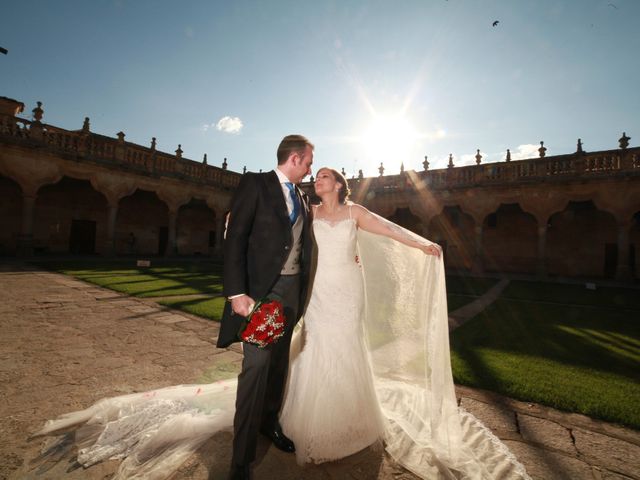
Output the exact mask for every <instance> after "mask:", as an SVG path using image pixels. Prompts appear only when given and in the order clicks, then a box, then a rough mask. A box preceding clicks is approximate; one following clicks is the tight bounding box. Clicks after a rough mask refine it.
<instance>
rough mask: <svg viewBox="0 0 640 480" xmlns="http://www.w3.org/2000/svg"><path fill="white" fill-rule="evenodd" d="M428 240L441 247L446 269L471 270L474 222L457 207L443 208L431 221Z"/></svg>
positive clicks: (473, 251) (473, 252)
mask: <svg viewBox="0 0 640 480" xmlns="http://www.w3.org/2000/svg"><path fill="white" fill-rule="evenodd" d="M429 239H430V240H432V241H434V242H437V243H439V244H440V245H441V246H442V249H443V251H444V261H445V265H446V267H447V268H449V269H456V270H457V269H461V270H470V269H471V267H472V264H473V260H474V256H475V244H474V239H475V222H474V220H473V217H472V216H471V215H469V214H468V213H465V212H464V211H463V210H462V209H461V208H460V206H459V205H449V206H445V207H443V209H442V211H441V212H440V213H439V214H437V215H435V216H434V217H433V218H432V219H431V222H430V223H429Z"/></svg>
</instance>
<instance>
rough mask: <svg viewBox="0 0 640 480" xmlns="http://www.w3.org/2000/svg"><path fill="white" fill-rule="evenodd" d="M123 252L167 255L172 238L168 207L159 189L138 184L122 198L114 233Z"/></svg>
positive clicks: (116, 244) (117, 245)
mask: <svg viewBox="0 0 640 480" xmlns="http://www.w3.org/2000/svg"><path fill="white" fill-rule="evenodd" d="M114 237H115V238H114V243H115V246H114V248H115V252H116V253H117V254H120V255H164V254H165V252H166V251H167V247H168V242H169V207H168V206H167V204H166V203H165V202H163V201H162V200H161V199H160V198H159V197H158V195H157V194H156V192H153V191H149V190H143V189H141V188H137V189H136V190H135V191H134V192H133V193H132V194H131V195H128V196H126V197H123V198H121V199H120V202H119V204H118V220H117V222H116V228H115V234H114Z"/></svg>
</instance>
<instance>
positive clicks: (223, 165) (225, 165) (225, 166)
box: [222, 157, 228, 170]
mask: <svg viewBox="0 0 640 480" xmlns="http://www.w3.org/2000/svg"><path fill="white" fill-rule="evenodd" d="M227 167H228V164H227V157H224V160H223V161H222V169H223V170H226V169H227Z"/></svg>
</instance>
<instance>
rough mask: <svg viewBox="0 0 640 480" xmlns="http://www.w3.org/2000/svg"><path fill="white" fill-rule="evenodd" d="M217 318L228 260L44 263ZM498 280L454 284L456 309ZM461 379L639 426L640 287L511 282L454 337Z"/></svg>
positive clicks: (455, 279)
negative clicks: (224, 263) (146, 264)
mask: <svg viewBox="0 0 640 480" xmlns="http://www.w3.org/2000/svg"><path fill="white" fill-rule="evenodd" d="M38 265H39V266H41V267H44V268H47V269H50V270H54V271H58V272H61V273H64V274H67V275H71V276H73V277H76V278H78V279H80V280H84V281H87V282H90V283H93V284H96V285H99V286H102V287H105V288H109V289H112V290H115V291H117V292H121V293H123V294H127V295H133V296H137V297H144V298H149V299H152V300H154V301H155V302H157V303H159V304H161V305H165V306H167V307H170V308H175V309H179V310H183V311H185V312H188V313H191V314H195V315H198V316H201V317H204V318H208V319H210V320H212V321H218V320H219V319H220V316H221V314H222V308H223V305H224V298H223V297H222V263H220V262H214V261H198V262H194V261H178V260H176V261H161V262H153V263H152V265H151V266H149V267H136V266H135V262H134V261H132V260H122V261H120V260H118V261H113V262H106V261H61V262H54V261H51V262H38ZM496 282H497V279H494V278H471V277H462V276H450V277H448V278H447V290H448V292H447V293H448V305H449V312H452V311H455V310H456V309H457V308H459V307H461V306H463V305H465V304H467V303H469V302H471V301H473V300H474V299H476V298H478V297H479V296H481V295H482V294H483V293H485V292H486V291H487V290H489V289H490V288H491V287H492V286H493V285H494V284H495V283H496ZM450 342H451V352H452V356H451V362H452V368H453V374H454V379H455V382H456V383H458V384H462V385H468V386H471V387H476V388H481V389H485V390H491V391H494V392H497V393H500V394H502V395H506V396H509V397H512V398H516V399H519V400H524V401H531V402H536V403H541V404H544V405H548V406H551V407H554V408H557V409H560V410H564V411H569V412H576V413H582V414H585V415H588V416H591V417H594V418H600V419H602V420H606V421H610V422H615V423H620V424H623V425H627V426H631V427H634V428H640V367H639V365H640V290H638V289H633V288H622V287H596V288H595V289H592V288H585V284H564V283H556V282H534V281H512V282H511V283H510V284H509V285H508V286H507V288H506V289H505V290H504V291H503V292H502V294H501V295H500V296H499V298H498V299H497V300H496V301H495V302H494V303H493V304H492V305H490V306H489V307H488V308H487V309H486V310H484V311H483V312H481V313H479V314H478V315H477V316H476V317H474V318H473V319H472V320H470V321H468V322H467V323H465V324H464V325H462V326H461V327H459V328H457V329H456V330H455V331H453V332H452V333H451V336H450Z"/></svg>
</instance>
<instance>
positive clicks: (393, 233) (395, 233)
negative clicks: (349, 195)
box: [351, 204, 442, 257]
mask: <svg viewBox="0 0 640 480" xmlns="http://www.w3.org/2000/svg"><path fill="white" fill-rule="evenodd" d="M351 208H352V215H353V218H355V220H356V222H357V224H358V228H361V229H362V230H365V231H367V232H370V233H375V234H377V235H384V236H385V237H389V238H392V239H394V240H396V241H398V242H400V243H404V244H405V245H408V246H410V247H413V248H417V249H419V250H422V251H423V252H424V253H426V254H427V255H435V256H436V257H439V256H440V255H441V254H442V248H440V245H438V244H437V243H428V244H425V243H421V242H418V241H416V240H415V239H413V238H411V236H410V235H407V233H406V232H405V231H404V230H403V229H402V228H400V227H398V226H397V225H396V224H394V223H393V222H389V221H387V220H383V219H382V218H380V217H378V216H377V215H374V214H373V213H371V212H370V211H369V210H367V209H366V208H365V207H363V206H362V205H358V204H353V206H352V207H351Z"/></svg>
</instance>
